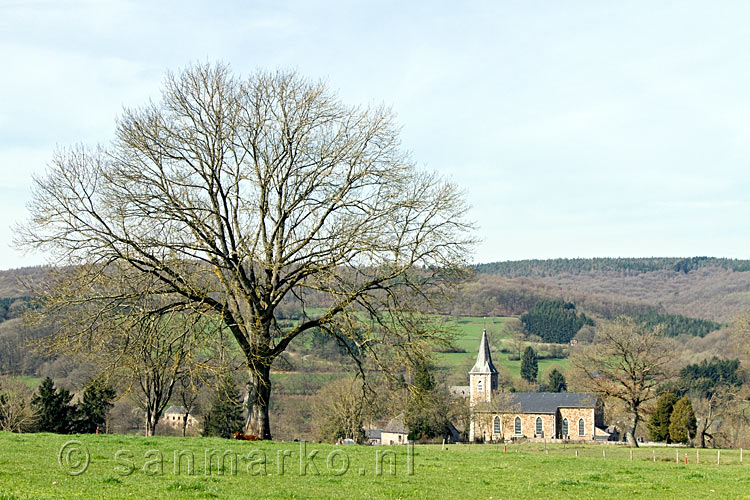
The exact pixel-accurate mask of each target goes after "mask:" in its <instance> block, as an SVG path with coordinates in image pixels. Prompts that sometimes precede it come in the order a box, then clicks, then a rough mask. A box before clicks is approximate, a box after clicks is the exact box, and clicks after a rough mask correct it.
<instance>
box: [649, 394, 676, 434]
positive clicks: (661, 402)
mask: <svg viewBox="0 0 750 500" xmlns="http://www.w3.org/2000/svg"><path fill="white" fill-rule="evenodd" d="M677 399H678V398H677V395H676V394H675V393H673V392H663V393H662V394H661V396H659V399H658V401H657V402H656V409H655V410H654V413H652V414H651V418H650V419H649V421H648V433H649V435H650V436H651V440H652V441H666V442H670V441H671V440H670V437H669V422H670V417H671V416H672V411H673V409H674V405H675V403H676V402H677Z"/></svg>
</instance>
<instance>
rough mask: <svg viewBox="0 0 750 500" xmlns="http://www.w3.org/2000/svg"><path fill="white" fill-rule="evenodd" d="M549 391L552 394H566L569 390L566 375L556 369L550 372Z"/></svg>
mask: <svg viewBox="0 0 750 500" xmlns="http://www.w3.org/2000/svg"><path fill="white" fill-rule="evenodd" d="M549 390H550V391H551V392H566V391H567V390H568V382H567V381H566V380H565V375H563V374H562V373H560V371H559V370H558V369H557V368H555V369H553V370H552V371H551V372H549Z"/></svg>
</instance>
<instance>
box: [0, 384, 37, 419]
mask: <svg viewBox="0 0 750 500" xmlns="http://www.w3.org/2000/svg"><path fill="white" fill-rule="evenodd" d="M32 395H33V391H32V390H31V388H30V387H29V386H28V385H26V383H25V382H23V381H22V380H20V379H16V378H11V377H2V378H0V430H2V431H8V432H22V431H24V430H25V429H28V428H29V427H30V426H31V424H33V423H34V420H35V415H34V411H33V409H32V408H31V398H32Z"/></svg>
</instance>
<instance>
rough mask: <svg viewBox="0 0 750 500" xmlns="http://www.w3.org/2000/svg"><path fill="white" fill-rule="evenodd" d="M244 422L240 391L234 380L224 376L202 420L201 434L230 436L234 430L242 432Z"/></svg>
mask: <svg viewBox="0 0 750 500" xmlns="http://www.w3.org/2000/svg"><path fill="white" fill-rule="evenodd" d="M244 423H245V419H244V418H243V417H242V398H241V397H240V393H239V391H237V389H236V388H235V385H234V381H232V379H231V378H230V377H225V378H224V379H223V380H222V381H221V384H220V386H219V388H218V389H217V391H216V399H215V400H214V402H213V404H212V405H211V411H210V412H209V414H208V415H207V416H206V419H205V421H204V424H203V435H204V436H217V437H223V438H230V437H232V435H233V434H234V433H235V432H242V428H243V426H244Z"/></svg>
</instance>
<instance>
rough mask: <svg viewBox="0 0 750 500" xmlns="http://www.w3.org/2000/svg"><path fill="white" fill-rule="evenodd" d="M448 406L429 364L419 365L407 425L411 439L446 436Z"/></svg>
mask: <svg viewBox="0 0 750 500" xmlns="http://www.w3.org/2000/svg"><path fill="white" fill-rule="evenodd" d="M446 410H447V405H446V402H445V400H444V397H443V393H442V392H441V391H440V390H439V389H438V387H437V384H436V383H435V378H434V377H433V376H432V373H430V368H429V366H428V364H427V363H424V362H423V363H419V364H418V365H417V367H416V370H415V373H414V384H413V385H412V387H411V391H410V396H409V403H408V405H407V409H406V416H405V423H406V426H407V427H408V428H409V436H408V437H409V439H410V440H418V439H432V438H436V437H440V436H442V435H444V434H445V431H446V428H447V426H448V418H447V415H446Z"/></svg>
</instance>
